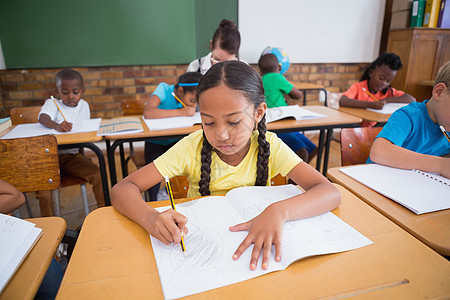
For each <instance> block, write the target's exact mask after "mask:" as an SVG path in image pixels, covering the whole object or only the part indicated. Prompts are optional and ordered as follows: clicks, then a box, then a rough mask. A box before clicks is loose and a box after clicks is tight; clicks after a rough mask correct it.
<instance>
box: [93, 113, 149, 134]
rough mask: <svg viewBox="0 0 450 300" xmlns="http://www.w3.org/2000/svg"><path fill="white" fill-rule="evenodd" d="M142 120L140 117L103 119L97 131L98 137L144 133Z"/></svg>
mask: <svg viewBox="0 0 450 300" xmlns="http://www.w3.org/2000/svg"><path fill="white" fill-rule="evenodd" d="M142 131H144V129H143V128H142V124H141V119H140V118H139V117H120V118H114V119H102V121H101V122H100V126H99V128H98V131H97V135H98V136H105V135H117V134H130V133H138V132H142Z"/></svg>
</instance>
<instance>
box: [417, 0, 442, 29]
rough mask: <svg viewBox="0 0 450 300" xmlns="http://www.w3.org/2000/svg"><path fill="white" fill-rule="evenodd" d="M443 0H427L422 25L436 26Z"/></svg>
mask: <svg viewBox="0 0 450 300" xmlns="http://www.w3.org/2000/svg"><path fill="white" fill-rule="evenodd" d="M440 4H441V0H427V4H426V5H425V14H424V16H423V25H422V27H428V28H436V26H437V21H438V17H439V9H440Z"/></svg>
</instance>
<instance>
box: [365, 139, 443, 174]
mask: <svg viewBox="0 0 450 300" xmlns="http://www.w3.org/2000/svg"><path fill="white" fill-rule="evenodd" d="M370 159H371V160H372V161H373V162H375V163H377V164H382V165H386V166H391V167H395V168H400V169H419V170H422V171H425V172H433V173H439V174H441V175H442V176H445V177H447V178H450V158H445V157H439V156H434V155H427V154H421V153H417V152H414V151H411V150H408V149H405V148H402V147H400V146H397V145H395V144H393V143H392V142H391V141H389V140H387V139H385V138H382V137H379V138H377V139H376V140H375V141H374V142H373V144H372V148H370Z"/></svg>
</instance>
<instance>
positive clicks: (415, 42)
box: [387, 27, 450, 101]
mask: <svg viewBox="0 0 450 300" xmlns="http://www.w3.org/2000/svg"><path fill="white" fill-rule="evenodd" d="M387 52H394V53H396V54H397V55H399V56H400V58H401V60H402V63H403V68H402V69H401V70H400V71H398V72H397V76H396V77H395V79H394V80H393V82H392V86H393V87H395V88H397V89H400V90H403V91H405V92H407V93H409V94H411V95H413V96H414V97H415V98H416V100H417V101H423V100H425V99H429V98H430V96H431V90H432V86H430V85H424V84H423V83H424V82H430V81H433V80H434V79H435V77H436V73H437V71H438V69H439V67H440V66H442V65H443V64H444V63H445V62H447V61H449V60H450V29H441V28H420V27H419V28H417V27H416V28H406V29H395V30H390V31H389V37H388V43H387Z"/></svg>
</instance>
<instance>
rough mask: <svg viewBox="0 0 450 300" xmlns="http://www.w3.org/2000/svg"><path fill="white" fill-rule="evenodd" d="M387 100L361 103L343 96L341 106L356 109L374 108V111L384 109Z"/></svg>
mask: <svg viewBox="0 0 450 300" xmlns="http://www.w3.org/2000/svg"><path fill="white" fill-rule="evenodd" d="M385 103H386V100H385V99H383V100H378V101H360V100H357V99H351V98H348V97H347V96H344V95H342V97H341V99H339V106H345V107H356V108H374V109H382V108H383V106H384V104H385Z"/></svg>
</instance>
